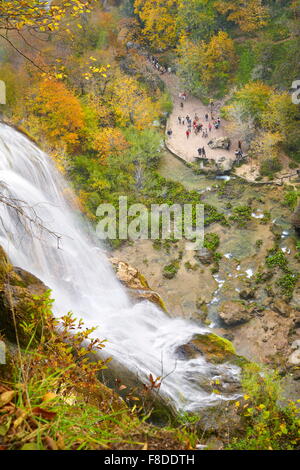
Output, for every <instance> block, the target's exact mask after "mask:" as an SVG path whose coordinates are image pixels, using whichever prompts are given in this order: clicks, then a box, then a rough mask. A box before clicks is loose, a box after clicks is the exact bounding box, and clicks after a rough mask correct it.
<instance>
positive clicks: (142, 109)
mask: <svg viewBox="0 0 300 470" xmlns="http://www.w3.org/2000/svg"><path fill="white" fill-rule="evenodd" d="M107 99H108V101H109V105H110V107H111V109H112V112H113V114H114V116H115V120H116V124H117V125H118V126H120V127H127V126H128V125H133V126H134V127H136V129H139V130H142V129H145V128H147V127H149V126H150V125H151V124H152V123H153V121H154V120H155V119H157V117H158V115H159V109H158V105H156V103H155V102H154V101H153V100H152V99H151V98H150V97H149V96H148V94H147V92H146V91H145V90H144V89H143V88H142V87H141V86H140V84H139V83H138V82H137V80H135V79H134V78H133V77H129V76H128V75H125V74H123V73H121V72H119V73H117V74H116V76H115V79H114V80H113V81H112V82H111V83H109V84H108V87H107Z"/></svg>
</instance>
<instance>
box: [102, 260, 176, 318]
mask: <svg viewBox="0 0 300 470" xmlns="http://www.w3.org/2000/svg"><path fill="white" fill-rule="evenodd" d="M109 261H110V262H111V264H112V265H113V268H114V270H115V272H116V275H117V278H118V279H119V281H120V282H121V283H122V284H123V285H124V286H125V287H126V288H127V290H128V293H129V295H130V297H131V298H132V299H134V300H136V301H141V300H148V301H149V302H153V303H154V304H156V305H157V306H158V307H159V308H160V309H161V310H163V311H164V312H167V309H166V306H165V304H164V302H163V300H162V298H161V297H160V295H159V294H158V293H157V292H154V291H153V290H152V289H151V288H150V287H149V284H148V282H147V280H146V278H145V277H144V276H143V275H142V274H141V273H140V272H139V271H138V270H137V269H136V268H134V267H133V266H130V265H129V264H128V263H125V262H124V261H121V260H119V259H117V258H110V260H109Z"/></svg>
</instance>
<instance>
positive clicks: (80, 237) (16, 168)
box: [0, 124, 239, 411]
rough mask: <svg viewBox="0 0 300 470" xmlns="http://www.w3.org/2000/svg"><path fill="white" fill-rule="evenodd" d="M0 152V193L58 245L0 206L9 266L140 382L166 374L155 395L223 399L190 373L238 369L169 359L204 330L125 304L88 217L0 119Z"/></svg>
mask: <svg viewBox="0 0 300 470" xmlns="http://www.w3.org/2000/svg"><path fill="white" fill-rule="evenodd" d="M0 155H1V158H0V185H1V193H2V194H3V195H4V196H5V197H9V198H13V199H15V200H16V202H17V203H18V204H19V205H20V206H21V207H22V208H23V210H25V211H26V212H27V214H28V216H29V217H31V218H35V217H36V216H37V217H39V219H40V220H41V221H42V223H43V225H44V226H45V227H47V229H48V230H51V231H53V232H54V233H56V234H59V235H60V236H61V240H60V244H59V247H58V245H57V239H56V237H55V236H53V234H51V233H49V231H47V230H43V229H41V227H37V226H36V225H35V224H34V223H32V224H31V227H29V226H28V220H27V223H26V220H25V219H24V220H23V221H22V220H20V217H18V216H17V213H16V211H15V210H14V209H12V208H10V207H8V206H7V205H5V204H0V220H1V225H0V244H1V245H2V246H3V248H4V249H5V250H6V252H7V254H8V256H9V258H10V260H11V262H12V263H13V264H14V265H16V266H19V267H21V268H23V269H26V270H27V271H30V272H31V273H33V274H34V275H36V276H37V277H38V278H40V279H41V280H42V281H43V282H44V283H45V284H46V285H47V286H49V287H50V288H51V289H52V296H53V298H54V299H55V304H54V311H55V314H56V315H57V316H60V315H64V314H66V313H67V312H68V311H72V312H73V313H74V314H75V315H76V316H77V317H80V318H82V319H83V320H84V322H85V324H86V325H87V326H88V327H89V326H95V327H97V330H96V332H95V333H94V335H96V336H97V337H99V338H101V339H107V345H106V348H105V351H106V354H107V355H108V356H110V357H112V358H113V361H114V360H115V361H117V362H118V363H119V364H122V365H123V366H124V367H125V368H127V369H128V370H130V371H131V372H133V373H134V374H136V375H137V376H138V377H139V378H140V379H141V380H146V378H147V377H148V376H149V374H150V373H151V374H153V376H161V374H162V367H163V374H164V375H167V374H169V375H168V376H167V377H166V378H165V379H164V380H163V383H162V387H161V393H162V394H163V395H164V396H165V397H166V398H168V399H170V400H171V401H172V403H173V404H174V405H175V406H176V407H177V408H178V409H184V410H189V411H195V410H196V409H199V408H201V407H203V406H209V405H211V404H215V403H216V400H222V399H223V400H225V399H228V398H230V397H229V396H222V395H220V396H216V395H215V394H211V393H210V392H207V391H205V390H204V389H203V388H201V386H199V380H198V378H199V377H203V376H204V377H209V378H218V377H219V376H222V375H224V374H226V375H227V376H229V377H232V378H236V377H237V375H238V373H239V369H238V368H237V367H235V366H231V365H226V364H223V365H218V366H216V365H213V364H209V363H207V362H206V361H205V359H204V358H203V357H198V358H196V359H190V360H186V359H182V358H178V357H177V355H176V350H177V348H178V347H179V346H181V345H183V344H186V343H187V342H188V341H189V340H190V339H191V338H192V337H193V335H195V334H201V333H204V332H206V331H207V328H202V327H201V326H199V324H197V323H194V322H191V321H186V320H184V319H182V318H175V319H174V318H170V317H168V316H167V315H166V314H165V313H164V312H162V311H161V310H159V309H158V308H157V307H156V306H155V305H154V304H152V303H150V302H146V301H144V302H141V303H138V304H133V303H132V302H131V300H130V299H129V297H128V296H127V293H126V292H125V289H124V288H123V287H122V285H121V284H120V283H119V281H118V280H117V279H116V277H115V274H114V272H113V270H112V268H111V266H110V264H109V262H108V261H107V259H106V256H105V253H104V251H103V248H102V247H101V244H99V242H98V241H97V239H96V237H95V235H93V233H92V230H91V229H90V227H89V225H88V223H87V222H86V221H85V220H84V219H83V217H82V216H81V215H80V214H79V213H77V212H76V211H75V210H74V209H72V208H71V207H70V205H69V203H68V202H67V200H66V199H65V197H64V192H65V191H66V190H68V184H67V182H66V181H65V180H64V179H63V178H62V176H61V175H60V174H59V173H58V171H57V170H56V169H55V167H54V165H53V163H52V161H51V159H50V158H49V157H48V156H47V155H46V154H45V153H43V152H42V151H41V150H40V149H39V148H38V147H37V146H36V145H35V144H34V143H32V142H31V141H30V140H29V139H28V138H27V137H25V136H24V135H23V134H21V133H19V132H17V131H16V130H14V129H13V128H11V127H9V126H7V125H5V124H0ZM20 201H23V202H24V203H26V204H24V203H23V202H20ZM39 219H38V220H39ZM32 232H35V236H33V235H32ZM113 361H112V363H113ZM231 398H233V397H231Z"/></svg>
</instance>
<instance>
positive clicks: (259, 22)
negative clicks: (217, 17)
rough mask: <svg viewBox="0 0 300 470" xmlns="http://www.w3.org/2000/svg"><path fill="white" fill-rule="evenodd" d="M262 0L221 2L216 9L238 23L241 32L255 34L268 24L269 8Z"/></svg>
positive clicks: (224, 0) (222, 0)
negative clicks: (254, 32)
mask: <svg viewBox="0 0 300 470" xmlns="http://www.w3.org/2000/svg"><path fill="white" fill-rule="evenodd" d="M262 3H263V2H262V0H244V1H240V0H230V1H227V0H219V1H217V3H216V8H217V9H218V11H219V12H221V13H225V14H226V13H228V17H227V19H228V20H229V21H234V22H235V23H237V24H238V25H239V27H240V29H241V31H245V32H253V31H257V30H258V29H260V28H262V27H263V26H265V25H266V24H267V22H268V16H269V15H268V8H266V7H265V6H264V5H263V4H262Z"/></svg>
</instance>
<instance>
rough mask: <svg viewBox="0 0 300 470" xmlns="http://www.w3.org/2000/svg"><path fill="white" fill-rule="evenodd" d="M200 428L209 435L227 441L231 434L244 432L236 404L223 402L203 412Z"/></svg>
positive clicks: (200, 418) (199, 423) (201, 413)
mask: <svg viewBox="0 0 300 470" xmlns="http://www.w3.org/2000/svg"><path fill="white" fill-rule="evenodd" d="M224 416H226V419H224ZM198 427H199V429H203V430H204V429H205V432H206V433H207V434H214V435H217V436H218V437H219V438H221V439H224V441H225V440H226V439H228V438H229V434H230V436H232V435H234V434H238V433H239V432H240V431H243V422H242V418H241V416H240V415H239V412H238V409H237V407H236V406H235V403H234V402H222V403H219V404H218V405H217V406H211V407H208V408H206V409H203V410H201V412H200V417H199V422H198Z"/></svg>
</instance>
